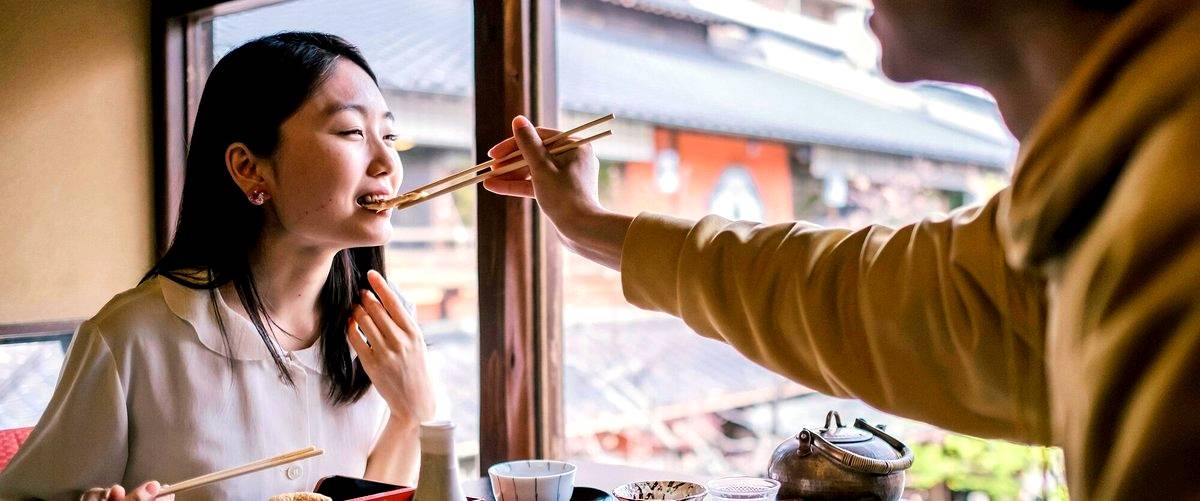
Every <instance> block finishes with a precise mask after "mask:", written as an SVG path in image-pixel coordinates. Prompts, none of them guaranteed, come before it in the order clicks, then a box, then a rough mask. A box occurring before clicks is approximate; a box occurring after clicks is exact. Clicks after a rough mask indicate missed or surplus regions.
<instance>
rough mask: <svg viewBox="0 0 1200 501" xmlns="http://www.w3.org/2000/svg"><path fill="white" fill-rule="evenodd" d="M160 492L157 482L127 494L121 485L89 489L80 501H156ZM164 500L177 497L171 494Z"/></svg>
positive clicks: (148, 483)
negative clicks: (156, 496) (155, 498)
mask: <svg viewBox="0 0 1200 501" xmlns="http://www.w3.org/2000/svg"><path fill="white" fill-rule="evenodd" d="M160 490H162V486H161V485H159V483H158V482H155V481H150V482H146V483H144V484H142V485H139V486H138V488H137V489H134V490H132V491H130V492H129V493H126V492H125V488H124V487H121V486H119V485H114V486H112V487H108V488H104V487H96V488H94V489H88V490H87V491H84V493H83V495H82V496H79V500H80V501H134V500H137V501H150V500H151V499H154V496H155V495H157V494H158V491H160ZM162 499H164V500H167V501H173V500H174V499H175V495H174V494H171V495H168V496H163V497H162Z"/></svg>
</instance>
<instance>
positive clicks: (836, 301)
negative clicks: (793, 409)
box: [621, 0, 1200, 499]
mask: <svg viewBox="0 0 1200 501" xmlns="http://www.w3.org/2000/svg"><path fill="white" fill-rule="evenodd" d="M621 266H622V270H621V276H622V282H623V287H624V292H625V296H626V298H627V299H628V300H629V301H630V302H631V303H633V304H634V305H637V306H639V307H642V308H647V309H653V310H658V311H663V312H667V313H670V314H673V315H676V316H679V317H681V318H682V319H683V320H684V321H685V322H687V324H688V325H689V326H691V327H692V328H693V329H695V330H696V332H698V333H700V334H701V335H704V336H707V337H711V338H714V339H719V340H723V341H725V342H727V343H729V344H730V345H732V346H733V347H735V348H736V349H738V350H739V351H740V352H741V353H743V354H744V355H746V356H747V357H749V358H751V359H753V360H755V361H756V362H758V363H760V364H762V365H764V366H766V367H767V368H770V369H772V370H774V371H777V372H779V373H781V374H784V375H786V376H788V377H790V378H792V379H794V380H796V381H798V382H800V383H802V384H805V385H807V386H809V387H811V388H814V389H816V390H818V391H821V392H824V393H828V394H832V395H837V396H843V397H855V398H860V399H862V400H864V401H866V402H867V403H869V404H871V405H874V406H876V407H878V408H880V409H884V410H887V411H889V412H893V413H896V414H899V415H903V416H908V417H912V418H915V419H919V420H922V421H926V422H929V423H932V424H935V425H938V426H942V427H945V428H948V429H951V430H956V431H960V432H964V433H969V434H973V435H978V436H984V437H1000V438H1006V439H1011V440H1016V441H1021V442H1029V443H1038V444H1053V445H1059V446H1062V447H1063V449H1064V450H1065V453H1066V460H1067V473H1068V477H1069V480H1068V482H1069V484H1068V485H1069V487H1070V489H1071V494H1072V497H1074V498H1076V499H1197V498H1200V473H1198V470H1197V468H1196V466H1195V465H1194V462H1195V459H1194V458H1195V457H1196V456H1197V455H1198V454H1200V417H1198V416H1200V2H1196V1H1194V0H1193V1H1188V0H1142V1H1139V2H1136V3H1135V4H1134V5H1133V6H1131V7H1129V8H1128V9H1126V11H1125V12H1124V13H1123V14H1122V16H1121V19H1120V20H1119V21H1118V22H1117V23H1116V24H1115V25H1114V26H1113V27H1112V28H1111V29H1110V30H1109V31H1108V32H1106V33H1104V34H1102V35H1099V36H1098V40H1097V44H1096V46H1095V48H1094V49H1093V51H1092V52H1091V53H1090V54H1089V55H1088V56H1087V57H1086V58H1085V60H1084V61H1083V62H1082V63H1081V64H1080V66H1079V68H1078V69H1077V70H1075V73H1074V75H1073V77H1072V78H1071V79H1070V81H1069V83H1068V84H1067V85H1066V87H1065V88H1064V90H1063V91H1062V93H1061V95H1060V96H1059V97H1058V98H1057V99H1056V101H1055V102H1054V103H1053V105H1052V106H1051V107H1050V109H1048V110H1047V111H1046V113H1045V114H1044V115H1043V116H1042V118H1041V119H1040V121H1039V123H1038V125H1037V126H1036V127H1035V129H1034V131H1033V132H1032V133H1031V135H1030V137H1028V138H1027V139H1026V141H1025V142H1024V144H1023V145H1022V150H1021V154H1020V157H1019V159H1018V165H1017V167H1016V169H1015V171H1014V175H1013V181H1012V185H1011V187H1010V188H1009V189H1006V190H1004V191H1002V192H1001V193H999V194H998V195H996V196H995V197H994V198H993V199H991V200H989V201H988V202H987V203H986V204H984V205H983V206H981V207H974V208H968V209H964V210H960V211H957V212H955V213H952V214H951V215H950V216H948V217H942V218H931V219H928V220H925V221H921V222H918V223H916V224H912V225H908V226H904V227H901V228H895V229H893V228H886V227H882V226H870V227H867V228H863V229H858V230H847V229H831V228H821V227H818V226H816V225H812V224H807V223H802V222H796V223H788V224H777V225H755V224H750V223H745V222H730V221H728V220H725V219H721V218H719V217H715V216H710V217H706V218H704V219H702V220H700V221H699V222H693V221H685V220H681V219H676V218H671V217H667V216H661V215H655V214H648V213H647V214H642V215H640V216H638V217H637V218H636V219H635V220H634V222H633V224H632V226H631V227H630V229H629V233H628V235H627V237H626V240H625V243H624V250H623V257H622V264H621Z"/></svg>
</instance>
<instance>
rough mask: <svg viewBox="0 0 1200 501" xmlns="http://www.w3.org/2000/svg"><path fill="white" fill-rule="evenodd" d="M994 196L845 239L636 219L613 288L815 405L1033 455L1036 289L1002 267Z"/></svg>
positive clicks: (1043, 413)
mask: <svg viewBox="0 0 1200 501" xmlns="http://www.w3.org/2000/svg"><path fill="white" fill-rule="evenodd" d="M999 199H1000V195H997V196H996V197H994V198H993V199H991V200H989V201H988V203H987V204H986V205H984V206H982V207H974V208H969V209H964V210H961V211H957V212H955V213H953V214H951V215H950V216H949V217H947V218H942V219H929V220H925V221H922V222H920V223H917V224H913V225H910V226H905V227H902V228H899V229H891V228H886V227H883V226H870V227H867V228H863V229H861V230H857V231H851V230H843V229H826V228H822V227H819V226H816V225H812V224H807V223H799V222H797V223H786V224H776V225H757V224H753V223H746V222H730V221H728V220H725V219H722V218H720V217H717V216H709V217H706V218H704V219H702V220H700V221H699V222H692V221H686V220H681V219H676V218H672V217H667V216H661V215H655V214H649V213H644V214H642V215H640V216H638V217H637V218H636V219H634V221H633V223H632V225H631V227H630V228H629V233H628V235H627V236H626V239H625V243H624V248H623V254H622V263H621V277H622V285H623V288H624V292H625V297H626V299H628V300H629V301H630V302H631V303H632V304H634V305H636V306H638V307H641V308H646V309H651V310H657V311H662V312H666V313H669V314H672V315H675V316H678V317H680V318H682V319H683V320H684V321H685V322H686V323H687V324H688V325H689V326H690V327H691V328H693V329H694V330H695V331H696V332H698V333H699V334H701V335H704V336H707V337H711V338H714V339H718V340H722V341H725V342H727V343H729V344H730V345H732V346H733V347H734V348H736V349H737V350H738V351H740V352H741V353H742V354H743V355H745V356H747V357H748V358H750V359H751V360H754V361H755V362H757V363H759V364H761V365H763V366H764V367H766V368H768V369H770V370H773V371H775V372H778V373H780V374H783V375H785V376H787V377H789V378H791V379H793V380H795V381H797V382H799V383H801V384H804V385H806V386H808V387H810V388H813V389H815V390H817V391H820V392H822V393H827V394H831V395H835V396H839V397H855V398H859V399H862V400H864V401H865V402H867V403H868V404H870V405H873V406H875V407H877V408H880V409H883V410H886V411H888V412H891V413H894V414H897V415H902V416H906V417H911V418H914V419H919V420H922V421H926V422H929V423H932V424H935V425H938V426H942V427H945V428H948V429H953V430H956V431H960V432H963V433H970V434H973V435H979V436H987V437H1003V438H1009V439H1014V440H1020V441H1025V442H1036V443H1045V442H1047V441H1048V440H1049V437H1048V434H1049V432H1048V428H1049V426H1048V424H1047V423H1048V415H1047V414H1048V411H1047V396H1046V382H1045V373H1044V370H1043V367H1044V362H1043V356H1042V355H1043V336H1042V332H1043V325H1044V324H1043V320H1044V318H1043V317H1044V313H1043V312H1044V306H1043V304H1044V300H1043V299H1042V297H1043V296H1042V295H1043V291H1044V286H1043V285H1042V283H1041V282H1040V281H1038V280H1035V279H1033V278H1031V277H1027V276H1022V275H1018V274H1016V273H1014V272H1013V271H1012V270H1010V269H1009V268H1008V267H1007V266H1006V265H1005V262H1004V253H1003V251H1002V249H1001V246H1000V242H999V240H998V238H997V235H996V213H997V212H996V211H997V209H996V207H997V203H998V201H999Z"/></svg>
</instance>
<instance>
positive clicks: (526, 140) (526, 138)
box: [513, 115, 554, 172]
mask: <svg viewBox="0 0 1200 501" xmlns="http://www.w3.org/2000/svg"><path fill="white" fill-rule="evenodd" d="M513 136H514V137H515V138H516V139H517V148H518V149H520V150H521V156H523V157H525V161H527V162H529V170H530V171H531V172H532V171H534V170H536V169H540V168H546V167H553V166H554V163H553V162H551V161H550V157H549V154H548V153H547V152H546V147H545V146H544V145H543V144H542V138H541V137H540V136H539V135H538V134H537V131H536V130H535V129H534V128H533V124H530V123H529V120H528V119H526V118H525V117H523V116H520V115H517V118H514V119H513Z"/></svg>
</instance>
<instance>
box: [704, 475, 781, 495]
mask: <svg viewBox="0 0 1200 501" xmlns="http://www.w3.org/2000/svg"><path fill="white" fill-rule="evenodd" d="M706 487H708V495H709V497H710V498H711V499H712V500H713V501H775V497H776V496H778V495H779V481H778V480H771V479H769V478H758V477H724V478H718V479H716V480H713V481H710V482H709V483H708V485H706Z"/></svg>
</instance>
